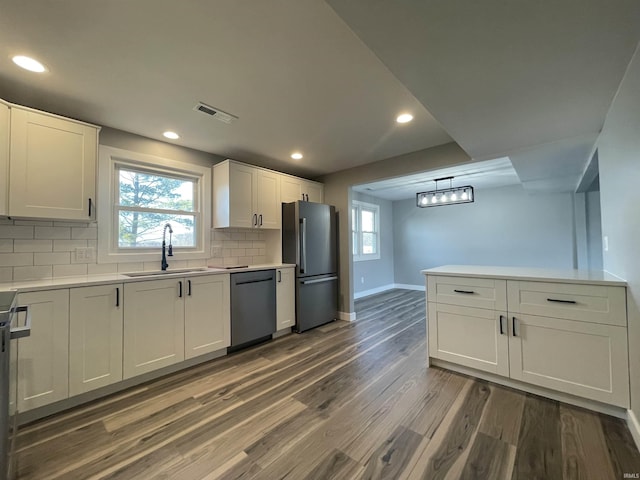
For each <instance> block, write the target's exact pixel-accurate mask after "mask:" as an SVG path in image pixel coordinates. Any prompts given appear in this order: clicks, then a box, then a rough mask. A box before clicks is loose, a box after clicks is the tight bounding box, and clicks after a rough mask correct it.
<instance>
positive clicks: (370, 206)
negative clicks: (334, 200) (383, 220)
mask: <svg viewBox="0 0 640 480" xmlns="http://www.w3.org/2000/svg"><path fill="white" fill-rule="evenodd" d="M354 207H355V208H356V209H357V210H358V214H357V215H356V218H357V220H358V225H357V229H356V232H355V233H356V234H357V235H358V254H357V255H353V251H352V252H351V254H352V257H353V261H354V262H366V261H368V260H380V258H381V257H380V251H381V249H382V248H381V245H380V241H381V237H382V234H381V233H380V205H378V204H376V203H367V202H363V201H360V200H352V201H351V208H352V209H353V208H354ZM363 208H364V209H366V210H369V211H372V212H373V213H374V215H373V216H374V220H373V222H374V224H375V227H376V230H375V232H367V233H375V234H376V253H362V245H361V243H362V234H363V232H362V225H361V224H360V223H361V220H362V217H361V214H360V212H361V211H362V209H363ZM349 214H350V215H351V211H350V212H349ZM353 227H354V225H351V232H352V233H353ZM352 247H353V246H352Z"/></svg>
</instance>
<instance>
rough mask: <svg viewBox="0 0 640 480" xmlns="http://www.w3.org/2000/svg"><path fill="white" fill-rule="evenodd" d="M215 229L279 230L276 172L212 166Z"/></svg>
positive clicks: (234, 165) (229, 164) (224, 164)
mask: <svg viewBox="0 0 640 480" xmlns="http://www.w3.org/2000/svg"><path fill="white" fill-rule="evenodd" d="M213 203H214V206H213V207H214V208H213V227H214V228H224V227H239V228H270V229H278V228H280V178H279V176H278V174H277V173H276V172H272V171H270V170H265V169H261V168H256V167H252V166H250V165H245V164H242V163H237V162H233V161H230V160H225V161H224V162H222V163H219V164H217V165H214V166H213Z"/></svg>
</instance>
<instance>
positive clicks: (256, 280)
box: [234, 277, 273, 285]
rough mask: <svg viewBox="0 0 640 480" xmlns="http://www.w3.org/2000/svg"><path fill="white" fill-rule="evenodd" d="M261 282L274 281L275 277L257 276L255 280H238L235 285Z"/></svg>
mask: <svg viewBox="0 0 640 480" xmlns="http://www.w3.org/2000/svg"><path fill="white" fill-rule="evenodd" d="M261 282H273V277H269V278H257V279H254V280H245V281H244V282H236V283H234V285H247V284H249V283H261Z"/></svg>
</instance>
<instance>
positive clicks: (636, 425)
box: [627, 410, 640, 450]
mask: <svg viewBox="0 0 640 480" xmlns="http://www.w3.org/2000/svg"><path fill="white" fill-rule="evenodd" d="M627 426H628V427H629V431H630V432H631V436H632V437H633V440H634V441H635V442H636V447H637V448H638V450H640V422H638V418H637V417H636V415H635V413H633V410H627Z"/></svg>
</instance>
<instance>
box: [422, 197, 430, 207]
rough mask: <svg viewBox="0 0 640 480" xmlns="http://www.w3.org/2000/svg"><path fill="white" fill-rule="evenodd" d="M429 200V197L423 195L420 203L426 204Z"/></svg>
mask: <svg viewBox="0 0 640 480" xmlns="http://www.w3.org/2000/svg"><path fill="white" fill-rule="evenodd" d="M428 201H429V200H427V197H422V198H421V199H420V203H421V204H422V205H426V204H427V202H428Z"/></svg>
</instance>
